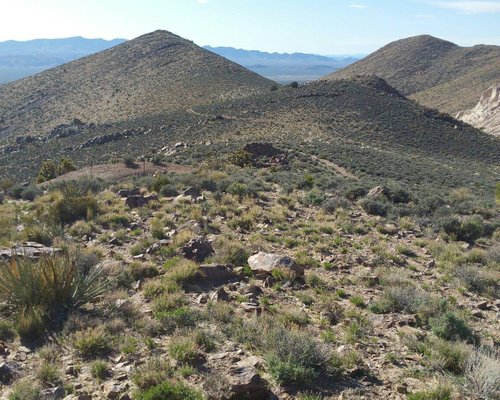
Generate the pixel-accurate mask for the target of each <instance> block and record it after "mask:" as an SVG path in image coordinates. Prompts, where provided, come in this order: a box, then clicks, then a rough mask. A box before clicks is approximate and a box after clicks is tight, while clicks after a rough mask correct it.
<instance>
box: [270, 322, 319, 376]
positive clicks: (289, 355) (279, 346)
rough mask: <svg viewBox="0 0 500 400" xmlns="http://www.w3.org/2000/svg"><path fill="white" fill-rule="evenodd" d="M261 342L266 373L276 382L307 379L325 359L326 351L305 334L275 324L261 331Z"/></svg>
mask: <svg viewBox="0 0 500 400" xmlns="http://www.w3.org/2000/svg"><path fill="white" fill-rule="evenodd" d="M264 343H265V344H264V348H265V349H267V354H266V361H267V363H268V367H269V373H270V374H271V375H272V376H273V377H274V379H276V380H277V381H278V382H280V383H285V384H287V383H301V382H307V381H310V380H311V379H314V378H315V377H316V376H317V375H318V373H319V372H320V370H321V368H322V367H323V366H324V365H325V363H326V362H327V356H326V353H325V352H324V351H323V349H322V348H321V347H320V345H318V344H317V343H316V342H315V341H314V339H313V338H312V337H311V336H310V335H308V334H306V333H300V332H294V331H290V330H288V329H286V328H284V327H277V328H273V329H271V330H270V331H269V332H267V333H266V334H265V338H264Z"/></svg>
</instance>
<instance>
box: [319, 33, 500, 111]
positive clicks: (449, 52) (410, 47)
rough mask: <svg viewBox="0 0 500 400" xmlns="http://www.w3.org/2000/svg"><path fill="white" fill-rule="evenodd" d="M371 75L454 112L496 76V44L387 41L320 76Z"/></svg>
mask: <svg viewBox="0 0 500 400" xmlns="http://www.w3.org/2000/svg"><path fill="white" fill-rule="evenodd" d="M366 74H368V75H371V74H374V75H377V76H380V77H382V78H384V79H385V80H387V82H388V83H389V84H390V85H392V86H394V87H395V88H396V89H397V90H399V91H400V92H401V93H403V94H404V95H406V96H409V97H410V98H411V99H414V100H416V101H418V102H419V103H420V104H423V105H425V106H427V107H431V108H436V109H438V110H440V111H443V112H446V113H449V114H451V115H455V114H456V113H457V112H459V111H462V110H465V109H469V108H472V107H473V106H474V105H475V104H476V103H477V99H478V98H479V97H480V95H481V93H482V92H483V91H484V90H486V89H487V88H488V87H489V86H491V85H492V84H493V83H494V82H495V80H498V79H500V47H498V46H486V45H478V46H473V47H460V46H457V45H456V44H454V43H451V42H448V41H445V40H441V39H437V38H435V37H432V36H428V35H423V36H415V37H411V38H408V39H403V40H398V41H396V42H393V43H390V44H388V45H386V46H384V47H383V48H381V49H380V50H377V51H376V52H374V53H372V54H370V55H369V56H367V57H366V58H364V59H362V60H360V61H358V62H356V63H354V64H352V65H350V66H348V67H346V68H344V69H341V70H339V71H336V72H334V73H332V74H330V75H328V76H327V77H326V79H329V80H332V79H343V78H346V77H350V76H354V75H366Z"/></svg>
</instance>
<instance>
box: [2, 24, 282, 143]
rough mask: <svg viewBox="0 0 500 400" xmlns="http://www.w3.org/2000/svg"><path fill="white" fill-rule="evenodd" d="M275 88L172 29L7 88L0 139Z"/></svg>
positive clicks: (161, 110)
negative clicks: (175, 33)
mask: <svg viewBox="0 0 500 400" xmlns="http://www.w3.org/2000/svg"><path fill="white" fill-rule="evenodd" d="M271 85H272V82H271V81H269V80H267V79H265V78H262V77H260V76H259V75H257V74H255V73H253V72H250V71H248V70H247V69H245V68H243V67H241V66H239V65H237V64H234V63H232V62H230V61H228V60H226V59H224V58H222V57H220V56H217V55H215V54H213V53H211V52H209V51H207V50H204V49H202V48H200V47H198V46H196V45H195V44H193V43H192V42H189V41H187V40H185V39H182V38H180V37H178V36H176V35H174V34H171V33H169V32H166V31H156V32H153V33H150V34H147V35H144V36H141V37H139V38H137V39H134V40H131V41H128V42H126V43H123V44H121V45H118V46H116V47H113V48H111V49H109V50H105V51H103V52H101V53H98V54H95V55H91V56H88V57H85V58H83V59H80V60H77V61H73V62H71V63H69V64H65V65H62V66H60V67H57V68H53V69H51V70H48V71H45V72H42V73H40V74H38V75H35V76H32V77H29V78H26V79H23V80H20V81H17V82H13V83H11V84H8V85H4V86H2V87H0V115H1V116H2V117H1V119H0V137H3V138H6V137H12V136H14V135H18V134H31V135H35V136H36V135H40V134H43V133H44V132H46V131H48V130H50V129H51V128H53V127H55V126H57V125H59V124H63V123H68V122H71V121H73V120H74V119H79V120H81V121H83V122H85V123H91V122H92V123H105V122H111V121H118V120H121V119H124V118H127V119H129V118H134V117H139V116H144V115H148V114H154V113H159V112H164V111H170V110H176V109H183V108H189V107H192V106H195V105H199V104H207V103H212V102H219V101H222V100H227V99H232V98H238V97H245V96H248V95H249V94H252V93H257V92H260V91H266V90H269V88H270V87H271Z"/></svg>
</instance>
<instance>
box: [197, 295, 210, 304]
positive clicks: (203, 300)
mask: <svg viewBox="0 0 500 400" xmlns="http://www.w3.org/2000/svg"><path fill="white" fill-rule="evenodd" d="M207 302H208V294H207V293H201V294H200V295H199V296H198V297H197V298H196V303H197V304H206V303H207Z"/></svg>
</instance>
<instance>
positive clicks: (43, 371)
mask: <svg viewBox="0 0 500 400" xmlns="http://www.w3.org/2000/svg"><path fill="white" fill-rule="evenodd" d="M36 377H37V378H38V380H39V381H40V382H41V383H42V384H43V385H44V386H47V387H49V386H54V385H57V384H58V383H59V382H60V381H61V378H60V376H59V370H58V368H57V366H55V365H54V364H49V363H47V362H43V363H42V364H41V365H40V366H39V367H38V370H37V372H36Z"/></svg>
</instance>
